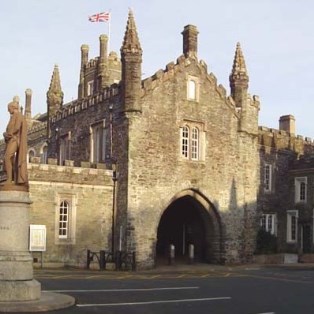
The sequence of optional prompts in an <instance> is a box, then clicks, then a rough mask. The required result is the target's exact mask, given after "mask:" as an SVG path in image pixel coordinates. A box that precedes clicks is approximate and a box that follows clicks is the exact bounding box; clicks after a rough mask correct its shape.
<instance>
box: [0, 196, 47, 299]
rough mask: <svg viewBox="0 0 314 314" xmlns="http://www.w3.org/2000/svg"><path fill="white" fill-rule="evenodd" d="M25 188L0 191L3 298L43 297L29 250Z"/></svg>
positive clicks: (27, 202)
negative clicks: (34, 273) (34, 276)
mask: <svg viewBox="0 0 314 314" xmlns="http://www.w3.org/2000/svg"><path fill="white" fill-rule="evenodd" d="M30 204H31V200H30V198H29V193H28V192H25V191H0V291H1V294H0V301H1V302H4V301H5V302H7V301H31V300H38V299H40V295H41V289H40V283H39V282H37V281H36V280H34V279H33V261H32V256H31V254H30V253H29V248H28V243H29V207H30Z"/></svg>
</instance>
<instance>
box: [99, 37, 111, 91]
mask: <svg viewBox="0 0 314 314" xmlns="http://www.w3.org/2000/svg"><path fill="white" fill-rule="evenodd" d="M107 45H108V36H107V35H100V36H99V63H98V86H99V87H100V88H101V89H102V88H104V87H106V86H108V85H109V82H108V77H109V76H108V69H107V63H108V58H107V55H108V53H107Z"/></svg>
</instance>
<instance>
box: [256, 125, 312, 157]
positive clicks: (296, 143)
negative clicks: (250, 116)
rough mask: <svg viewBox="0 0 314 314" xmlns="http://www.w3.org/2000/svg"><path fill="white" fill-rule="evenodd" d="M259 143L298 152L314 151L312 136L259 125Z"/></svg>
mask: <svg viewBox="0 0 314 314" xmlns="http://www.w3.org/2000/svg"><path fill="white" fill-rule="evenodd" d="M258 131H259V144H260V145H261V146H264V147H271V148H274V149H289V150H292V151H294V152H296V153H298V154H303V153H304V152H305V151H307V152H309V151H314V141H313V140H312V139H311V138H310V137H303V136H301V135H295V134H293V133H289V132H287V131H284V130H278V129H273V128H267V127H264V126H259V128H258Z"/></svg>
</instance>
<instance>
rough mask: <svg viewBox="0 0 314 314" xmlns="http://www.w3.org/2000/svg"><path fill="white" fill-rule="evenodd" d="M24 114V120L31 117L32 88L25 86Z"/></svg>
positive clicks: (28, 119)
mask: <svg viewBox="0 0 314 314" xmlns="http://www.w3.org/2000/svg"><path fill="white" fill-rule="evenodd" d="M24 116H25V118H26V121H30V120H31V119H32V90H31V89H30V88H27V89H26V91H25V111H24Z"/></svg>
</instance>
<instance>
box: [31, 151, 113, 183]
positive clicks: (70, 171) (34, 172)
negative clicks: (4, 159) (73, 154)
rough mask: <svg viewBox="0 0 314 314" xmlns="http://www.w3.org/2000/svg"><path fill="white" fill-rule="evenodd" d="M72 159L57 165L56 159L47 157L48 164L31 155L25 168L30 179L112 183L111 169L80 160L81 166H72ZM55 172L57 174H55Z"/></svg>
mask: <svg viewBox="0 0 314 314" xmlns="http://www.w3.org/2000/svg"><path fill="white" fill-rule="evenodd" d="M73 164H74V163H73V161H72V160H66V162H65V165H64V166H60V165H57V159H53V158H48V164H44V163H41V162H40V157H32V158H31V162H30V163H28V165H27V169H28V174H29V180H30V181H40V180H43V181H47V180H48V181H49V182H65V183H76V184H85V185H104V184H105V185H108V186H111V185H112V170H109V169H105V167H104V165H103V164H101V165H98V166H97V165H96V167H97V168H92V167H87V166H88V165H90V163H87V162H82V163H81V167H74V166H73ZM56 174H57V175H56Z"/></svg>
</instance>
